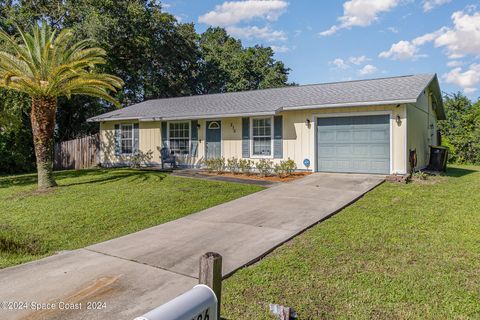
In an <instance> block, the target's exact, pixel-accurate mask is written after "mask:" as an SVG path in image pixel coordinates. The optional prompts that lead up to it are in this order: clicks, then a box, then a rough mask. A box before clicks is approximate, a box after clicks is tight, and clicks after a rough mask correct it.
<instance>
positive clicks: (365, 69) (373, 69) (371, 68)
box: [358, 64, 378, 76]
mask: <svg viewBox="0 0 480 320" xmlns="http://www.w3.org/2000/svg"><path fill="white" fill-rule="evenodd" d="M377 70H378V69H377V67H375V66H374V65H371V64H367V65H366V66H365V67H363V68H362V69H360V70H358V74H360V75H361V76H365V75H368V74H372V73H375V72H377Z"/></svg>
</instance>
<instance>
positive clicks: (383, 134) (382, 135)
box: [370, 129, 390, 141]
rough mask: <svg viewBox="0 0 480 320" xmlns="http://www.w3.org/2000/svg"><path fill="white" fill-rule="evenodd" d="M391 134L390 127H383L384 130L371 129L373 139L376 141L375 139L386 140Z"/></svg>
mask: <svg viewBox="0 0 480 320" xmlns="http://www.w3.org/2000/svg"><path fill="white" fill-rule="evenodd" d="M389 136H390V130H389V129H383V130H378V129H373V130H371V131H370V138H371V141H375V140H377V141H385V140H386V139H387V138H388V137H389Z"/></svg>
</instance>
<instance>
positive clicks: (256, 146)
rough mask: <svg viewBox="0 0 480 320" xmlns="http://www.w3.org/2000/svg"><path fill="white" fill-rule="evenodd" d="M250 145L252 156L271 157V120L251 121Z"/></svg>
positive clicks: (257, 119) (258, 119) (255, 119)
mask: <svg viewBox="0 0 480 320" xmlns="http://www.w3.org/2000/svg"><path fill="white" fill-rule="evenodd" d="M252 145H253V146H252V150H253V155H254V156H264V157H269V156H271V155H272V118H253V119H252Z"/></svg>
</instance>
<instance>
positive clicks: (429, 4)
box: [423, 0, 452, 12]
mask: <svg viewBox="0 0 480 320" xmlns="http://www.w3.org/2000/svg"><path fill="white" fill-rule="evenodd" d="M449 2H452V0H425V1H423V11H425V12H428V11H431V10H432V9H433V8H435V7H439V6H442V5H444V4H446V3H449Z"/></svg>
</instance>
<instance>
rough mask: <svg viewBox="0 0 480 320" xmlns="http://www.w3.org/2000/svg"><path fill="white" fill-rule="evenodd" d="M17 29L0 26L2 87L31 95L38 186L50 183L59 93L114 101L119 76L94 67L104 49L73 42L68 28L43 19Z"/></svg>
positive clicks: (52, 182) (102, 59) (102, 58)
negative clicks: (58, 27)
mask: <svg viewBox="0 0 480 320" xmlns="http://www.w3.org/2000/svg"><path fill="white" fill-rule="evenodd" d="M17 29H18V33H19V37H11V36H10V35H8V34H7V33H6V32H5V31H3V30H1V29H0V41H2V42H4V43H3V44H4V46H3V48H2V49H0V87H4V88H7V89H12V90H16V91H20V92H23V93H25V94H27V95H28V96H30V97H31V99H32V109H31V112H30V119H31V123H32V133H33V143H34V146H35V155H36V158H37V174H38V187H39V188H40V189H43V188H49V187H54V186H56V182H55V179H54V177H53V134H54V130H55V122H56V111H57V98H58V97H60V96H66V97H67V98H70V97H71V96H72V95H75V94H84V95H88V96H93V97H98V98H101V99H104V100H106V101H109V102H111V103H113V104H115V105H118V102H117V101H116V100H115V99H114V98H113V97H112V96H110V95H109V93H108V92H109V91H112V92H116V91H117V90H118V89H120V88H121V87H122V86H123V81H122V80H121V79H120V78H118V77H115V76H112V75H109V74H105V73H99V72H98V71H96V68H95V67H96V66H97V65H101V64H104V63H105V55H106V53H105V51H104V50H103V49H101V48H97V47H94V46H93V41H92V40H90V39H87V40H82V41H78V42H76V41H75V40H74V35H73V32H72V31H71V30H69V29H65V30H62V31H61V32H57V31H56V30H53V29H52V28H50V27H49V26H48V25H47V24H46V23H42V24H41V26H39V25H36V26H35V27H33V30H32V33H31V34H28V33H24V32H23V31H22V30H21V29H20V28H17Z"/></svg>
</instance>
